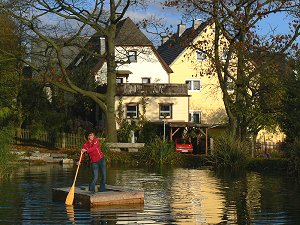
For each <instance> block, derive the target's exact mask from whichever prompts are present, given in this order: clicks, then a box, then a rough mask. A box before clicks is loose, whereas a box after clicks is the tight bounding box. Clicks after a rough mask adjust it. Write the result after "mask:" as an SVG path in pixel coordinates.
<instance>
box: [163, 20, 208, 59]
mask: <svg viewBox="0 0 300 225" xmlns="http://www.w3.org/2000/svg"><path fill="white" fill-rule="evenodd" d="M209 24H211V20H208V21H206V22H204V23H202V24H201V25H200V26H199V27H198V28H197V29H194V28H193V27H190V28H187V29H186V30H185V31H184V32H183V34H182V35H181V36H179V37H178V35H177V33H176V34H173V35H172V36H171V37H170V39H169V40H168V41H166V42H165V43H164V44H162V45H161V46H159V47H158V49H157V50H158V52H159V54H160V55H161V57H162V58H163V59H164V60H165V62H166V63H167V64H168V65H171V64H172V63H173V62H174V61H175V59H176V58H177V57H178V56H179V55H180V54H181V53H182V52H183V51H184V50H185V49H186V48H188V47H189V46H190V44H191V43H192V42H193V41H194V40H195V38H197V37H198V36H199V35H200V34H201V33H202V31H203V30H204V29H205V28H206V27H207V26H208V25H209Z"/></svg>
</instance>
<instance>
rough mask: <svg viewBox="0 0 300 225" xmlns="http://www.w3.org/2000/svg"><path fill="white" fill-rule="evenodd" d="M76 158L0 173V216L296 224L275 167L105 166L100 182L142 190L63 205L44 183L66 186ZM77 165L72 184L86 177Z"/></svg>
mask: <svg viewBox="0 0 300 225" xmlns="http://www.w3.org/2000/svg"><path fill="white" fill-rule="evenodd" d="M75 170H76V166H62V165H58V164H47V165H40V166H33V165H31V166H30V165H28V164H24V165H23V166H22V167H21V168H19V169H18V170H17V171H16V173H15V174H14V175H13V176H12V178H11V179H9V180H5V181H0V223H1V224H204V225H206V224H295V225H296V224H300V216H299V215H300V207H299V202H300V189H299V184H298V182H297V180H295V179H293V178H289V177H287V176H283V175H279V174H260V173H254V172H247V173H246V172H244V173H240V174H229V173H223V172H222V173H216V172H214V171H211V170H208V169H184V168H173V169H170V168H169V169H145V168H123V167H122V168H121V167H112V168H108V170H107V173H108V181H107V183H108V184H111V185H120V186H126V187H134V188H138V189H141V190H143V191H144V192H145V204H144V205H142V206H140V205H132V206H130V207H127V206H126V207H101V208H100V207H95V208H91V209H89V208H83V207H78V206H74V207H66V206H65V204H64V203H63V202H53V201H52V188H54V187H66V186H71V184H72V182H73V177H74V173H75ZM89 178H90V168H88V167H84V166H82V167H81V168H80V170H79V174H78V178H77V183H76V185H77V186H80V185H86V184H87V183H88V182H89Z"/></svg>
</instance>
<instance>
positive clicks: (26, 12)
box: [0, 0, 138, 141]
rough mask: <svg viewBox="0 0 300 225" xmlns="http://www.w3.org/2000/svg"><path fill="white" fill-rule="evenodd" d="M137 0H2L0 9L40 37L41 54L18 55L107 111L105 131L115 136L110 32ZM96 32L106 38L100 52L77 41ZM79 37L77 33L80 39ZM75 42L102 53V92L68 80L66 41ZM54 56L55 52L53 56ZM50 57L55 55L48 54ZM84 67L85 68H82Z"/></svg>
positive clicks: (46, 76)
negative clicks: (104, 65) (104, 74)
mask: <svg viewBox="0 0 300 225" xmlns="http://www.w3.org/2000/svg"><path fill="white" fill-rule="evenodd" d="M137 2H138V1H131V0H110V1H108V2H107V1H99V0H94V1H88V0H78V1H73V0H72V1H71V0H35V1H28V0H25V1H1V3H0V12H1V13H3V14H6V15H8V16H11V17H13V18H15V19H16V20H17V21H18V22H19V23H21V24H23V25H24V26H26V27H27V28H28V33H29V34H31V35H33V36H34V38H35V39H38V40H41V41H42V42H43V43H45V45H46V48H44V50H43V60H32V58H28V57H25V58H24V57H23V58H22V59H21V60H23V61H25V63H26V64H28V65H30V66H31V67H32V68H33V69H34V70H35V71H37V72H38V73H39V74H40V75H43V78H44V80H45V81H46V82H50V83H52V84H54V85H56V86H57V87H59V88H61V89H63V90H65V91H68V92H71V93H74V94H80V95H83V96H87V97H89V98H91V99H92V100H93V101H94V102H95V103H96V104H97V105H98V106H99V107H100V108H101V109H102V110H103V112H105V115H106V129H107V137H108V138H109V140H110V141H116V138H117V136H116V123H115V92H116V60H115V37H116V28H117V24H118V22H119V21H120V20H121V19H122V18H123V16H124V14H125V12H126V11H127V9H128V7H129V6H130V5H131V4H137ZM91 30H92V32H94V33H95V32H96V33H97V34H98V35H99V36H101V37H103V38H105V49H106V51H105V53H103V54H102V53H100V52H95V51H93V49H90V48H87V47H86V46H85V44H86V42H84V41H82V42H78V38H79V37H80V38H82V37H83V36H86V35H87V34H90V33H91ZM81 40H82V39H81ZM71 46H76V47H77V48H79V49H80V50H81V51H85V52H86V53H87V54H89V55H90V56H91V57H95V58H97V59H99V60H100V59H103V60H105V61H106V63H107V91H106V93H105V94H100V93H97V92H96V91H94V90H87V89H84V88H82V87H80V86H79V85H77V84H76V83H75V82H74V81H73V77H72V73H69V71H68V63H67V61H68V60H66V58H65V54H64V51H65V49H66V47H71ZM53 56H55V57H53ZM53 58H55V60H53ZM86 72H87V73H88V72H89V71H86Z"/></svg>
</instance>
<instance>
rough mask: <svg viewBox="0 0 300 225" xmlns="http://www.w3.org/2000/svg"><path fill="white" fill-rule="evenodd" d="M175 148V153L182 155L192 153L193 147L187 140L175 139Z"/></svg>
mask: <svg viewBox="0 0 300 225" xmlns="http://www.w3.org/2000/svg"><path fill="white" fill-rule="evenodd" d="M175 146H176V152H183V153H192V152H193V145H192V143H191V142H190V141H189V140H187V139H176V140H175Z"/></svg>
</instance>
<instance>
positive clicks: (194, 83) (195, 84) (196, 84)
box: [185, 80, 200, 91]
mask: <svg viewBox="0 0 300 225" xmlns="http://www.w3.org/2000/svg"><path fill="white" fill-rule="evenodd" d="M185 83H186V84H187V86H188V90H189V91H200V80H186V81H185Z"/></svg>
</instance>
